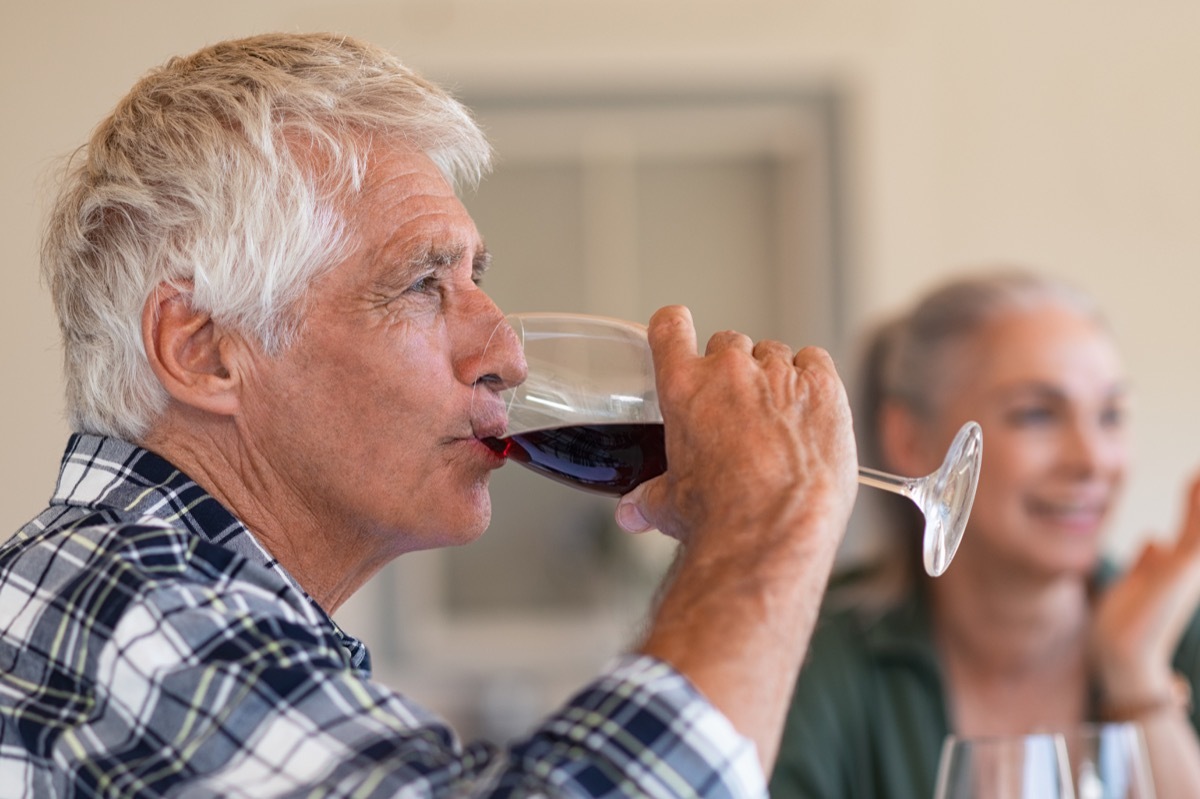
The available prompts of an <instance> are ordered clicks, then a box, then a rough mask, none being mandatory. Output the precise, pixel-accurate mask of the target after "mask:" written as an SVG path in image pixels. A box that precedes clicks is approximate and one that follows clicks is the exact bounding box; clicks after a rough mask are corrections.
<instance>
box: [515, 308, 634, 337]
mask: <svg viewBox="0 0 1200 799" xmlns="http://www.w3.org/2000/svg"><path fill="white" fill-rule="evenodd" d="M504 319H505V321H507V322H509V324H512V322H513V321H525V320H535V321H536V320H544V319H568V320H578V321H580V322H591V323H598V324H605V325H612V326H614V327H627V328H631V329H634V330H640V331H643V332H644V331H645V330H646V325H644V324H642V323H641V322H634V321H632V320H630V319H622V318H620V317H617V316H606V315H604V314H591V313H578V312H575V311H513V312H512V313H507V314H505V315H504Z"/></svg>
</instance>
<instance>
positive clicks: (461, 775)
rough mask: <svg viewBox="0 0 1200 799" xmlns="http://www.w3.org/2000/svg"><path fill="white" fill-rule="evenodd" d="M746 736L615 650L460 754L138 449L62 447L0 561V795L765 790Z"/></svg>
mask: <svg viewBox="0 0 1200 799" xmlns="http://www.w3.org/2000/svg"><path fill="white" fill-rule="evenodd" d="M765 792H766V791H765V782H764V778H763V775H762V772H761V769H760V768H759V765H758V761H757V757H756V754H755V751H754V747H753V744H751V743H750V742H749V741H748V740H746V739H745V738H743V737H741V736H739V735H738V734H737V733H736V732H735V731H734V730H733V728H732V726H731V725H730V724H729V722H728V721H727V720H726V719H725V717H724V716H722V715H721V714H719V713H718V712H717V711H716V710H715V709H714V708H713V707H712V706H711V705H710V704H708V703H707V702H706V701H705V700H704V699H703V698H701V697H700V696H699V695H698V693H697V692H696V691H695V689H694V688H692V687H691V685H690V684H689V683H688V682H687V681H686V680H685V679H684V678H683V677H682V676H681V675H680V674H679V673H677V672H675V671H674V670H672V669H671V668H670V667H669V666H667V665H665V664H664V663H662V662H660V661H656V660H654V659H651V658H647V657H635V656H628V657H623V658H621V659H619V660H617V661H616V662H615V664H614V665H613V667H612V668H610V669H609V670H608V671H606V672H605V673H604V674H603V675H601V676H600V677H599V678H598V679H597V680H596V681H594V682H593V683H591V684H590V685H589V686H587V687H586V688H585V689H584V690H583V691H581V692H580V693H579V694H578V695H576V696H575V697H574V698H573V699H572V700H570V701H569V702H568V703H567V704H566V705H565V706H563V707H562V708H561V709H560V710H559V711H558V712H557V713H555V714H554V715H553V716H551V717H550V718H549V719H547V720H546V721H545V722H544V723H543V724H542V725H541V726H540V727H538V728H537V729H536V730H534V731H533V732H532V733H531V734H530V735H529V737H528V738H526V739H524V740H523V741H520V742H518V743H516V744H514V745H512V746H511V747H510V748H509V749H508V750H506V751H499V750H496V749H493V748H492V747H490V746H488V745H486V744H482V743H476V744H470V745H463V744H462V743H460V742H459V741H458V740H457V739H456V738H455V736H454V734H453V733H452V732H451V731H450V730H449V729H448V728H447V727H446V726H445V724H444V723H443V722H441V721H440V720H439V719H438V718H437V717H435V716H434V715H433V714H431V713H428V712H427V711H425V710H423V709H421V708H420V707H419V706H418V705H416V704H414V703H413V702H412V701H410V700H409V699H407V698H406V697H403V696H401V695H399V694H397V693H396V692H394V691H392V690H390V689H388V688H386V687H384V686H382V685H379V684H378V683H375V682H372V681H371V679H370V661H369V657H368V655H367V650H366V648H365V647H364V646H363V645H362V644H361V643H360V642H358V641H356V640H355V639H353V638H351V637H350V636H348V635H346V634H344V633H343V632H342V631H341V630H339V629H338V627H337V626H336V625H335V624H334V623H333V621H332V620H331V619H330V618H329V617H328V616H327V615H326V614H325V613H324V612H323V611H322V610H321V608H320V607H319V606H317V604H316V603H315V602H313V601H312V600H311V599H310V598H309V597H308V596H307V595H306V594H305V593H304V591H303V590H302V589H301V588H300V586H299V585H298V584H297V583H296V581H295V580H294V579H293V578H292V577H291V576H290V575H289V574H288V573H287V572H286V571H285V570H284V569H283V567H282V566H280V565H279V563H278V562H276V561H275V560H274V559H273V558H272V557H271V556H270V555H269V554H268V553H267V552H266V551H265V550H264V549H263V548H262V547H261V546H260V545H259V543H258V542H257V541H256V540H255V538H254V536H253V535H252V534H251V533H250V531H249V530H247V529H246V527H245V526H243V525H242V524H241V523H240V522H239V521H238V520H237V519H236V518H234V517H233V516H232V515H231V514H230V513H229V511H228V510H226V509H225V508H224V507H223V506H221V505H220V504H219V503H218V502H217V501H216V500H215V499H214V498H213V497H212V496H210V495H209V494H207V493H206V492H205V491H204V489H202V488H201V487H200V486H198V485H197V484H196V483H194V482H192V481H191V480H190V479H188V478H187V477H186V476H185V475H183V474H181V473H180V472H179V471H178V470H177V469H175V468H174V467H173V466H171V464H169V463H167V462H166V461H165V460H163V459H162V458H160V457H158V456H157V455H155V454H153V453H151V452H148V451H146V450H143V449H140V448H138V447H135V446H133V445H131V444H128V443H126V442H122V441H117V440H113V439H108V438H100V437H96V436H86V435H76V436H73V437H72V438H71V441H70V443H69V445H68V447H67V450H66V453H65V454H64V456H63V461H62V469H61V472H60V475H59V481H58V487H57V490H56V492H55V494H54V497H53V499H52V501H51V505H50V507H49V508H48V509H46V510H45V511H44V512H43V513H42V514H41V515H40V516H38V517H37V518H36V519H35V520H34V521H32V522H30V523H29V524H28V525H26V526H25V527H24V528H23V529H22V530H21V531H20V532H18V533H17V534H16V536H14V537H13V538H12V539H11V540H10V541H9V542H7V544H5V545H4V547H3V548H2V549H0V795H2V796H11V795H26V796H38V797H41V796H92V795H104V796H123V797H124V796H159V795H163V794H167V793H171V794H180V795H187V796H222V797H225V796H246V797H253V798H254V799H265V798H266V797H269V796H292V795H303V796H347V797H348V796H356V797H357V796H363V797H366V796H385V795H386V796H393V795H401V796H414V797H416V796H431V795H445V796H528V795H549V796H562V795H567V796H614V797H615V796H635V795H636V796H689V795H704V796H747V795H752V796H764V795H765Z"/></svg>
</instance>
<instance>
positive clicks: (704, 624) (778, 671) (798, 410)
mask: <svg viewBox="0 0 1200 799" xmlns="http://www.w3.org/2000/svg"><path fill="white" fill-rule="evenodd" d="M650 345H651V348H652V349H653V352H654V361H655V369H656V376H657V384H658V394H659V404H660V406H661V407H662V413H663V421H664V427H665V433H666V445H667V471H666V473H664V474H663V475H662V476H660V477H658V478H656V479H654V480H651V481H648V482H646V483H644V484H643V485H642V486H640V487H639V488H638V489H635V490H634V491H633V492H631V493H630V494H629V495H627V496H625V497H623V498H622V500H621V502H620V503H619V505H618V510H617V518H618V520H619V522H620V523H621V524H622V526H624V527H625V528H626V529H628V530H632V531H635V532H636V531H641V530H645V529H649V528H651V527H656V528H659V529H661V530H663V531H664V532H666V533H667V534H668V535H671V536H673V537H675V538H677V539H679V540H680V542H681V546H680V553H679V556H678V559H677V561H676V563H675V567H674V569H673V570H672V573H671V575H670V576H669V578H668V582H667V583H666V584H665V586H664V590H663V591H662V593H661V600H660V603H659V607H658V609H657V612H656V613H655V615H654V618H653V620H652V623H651V626H650V629H649V632H648V635H647V637H646V641H645V644H644V645H643V647H642V649H643V651H644V652H646V653H647V654H651V655H654V656H656V657H659V658H661V659H663V660H665V661H667V662H669V663H671V664H672V665H674V666H675V667H676V668H677V669H678V670H679V671H680V672H682V673H683V674H684V675H686V676H687V677H688V678H689V679H691V680H692V682H693V683H694V684H695V685H696V686H697V687H698V688H699V689H700V691H701V692H703V693H704V694H705V695H707V696H708V698H709V699H710V700H711V701H712V702H713V704H714V705H716V706H717V707H718V708H720V709H721V710H722V711H723V712H724V713H725V714H726V715H727V716H728V717H729V719H730V720H731V721H732V722H733V724H734V726H735V727H737V728H738V729H739V730H741V731H742V733H743V734H744V735H746V736H748V737H749V738H751V739H753V740H754V741H755V743H756V744H757V746H758V751H759V757H760V760H761V761H762V763H763V766H764V770H766V771H767V772H768V773H769V770H770V767H771V765H772V764H773V763H774V760H775V755H776V752H777V751H778V745H779V735H780V732H781V730H782V727H783V718H784V714H785V712H786V709H787V705H788V700H789V697H790V696H791V692H792V688H793V686H794V684H795V680H796V677H797V674H798V672H799V668H800V663H801V661H802V659H803V657H804V653H805V651H806V650H807V647H808V641H809V638H810V636H811V634H812V630H813V626H814V625H815V623H816V618H817V612H818V610H819V608H820V604H821V599H822V596H823V594H824V591H825V585H826V583H827V581H828V578H829V572H830V570H831V569H832V567H833V561H834V556H835V555H836V552H837V548H838V545H839V543H840V542H841V539H842V535H843V533H844V532H845V527H846V522H847V520H848V519H849V516H850V511H851V509H852V507H853V504H854V497H855V494H856V491H857V487H858V483H857V465H858V462H857V457H856V455H855V445H854V436H853V432H852V429H851V421H850V410H849V405H848V403H847V400H846V393H845V389H844V387H843V386H842V382H841V380H840V379H839V378H838V376H837V372H836V370H835V369H834V367H833V362H832V360H831V359H830V357H829V355H828V354H826V353H825V352H824V351H822V350H819V349H816V348H808V349H804V350H801V351H800V352H799V353H798V354H796V355H794V356H793V354H792V351H791V350H790V349H789V348H788V347H787V346H785V345H783V344H780V343H778V342H773V341H763V342H759V343H758V344H753V343H752V342H751V341H750V339H748V338H746V337H745V336H743V335H741V334H738V333H729V332H726V333H718V334H716V335H715V336H713V337H712V339H711V340H710V341H709V343H708V349H707V350H706V352H705V354H704V355H703V356H701V355H699V353H698V352H697V350H696V338H695V330H694V328H693V326H692V319H691V315H690V314H689V313H688V311H687V309H686V308H681V307H668V308H663V309H662V310H660V311H658V312H657V313H656V314H655V315H654V317H653V318H652V319H651V320H650Z"/></svg>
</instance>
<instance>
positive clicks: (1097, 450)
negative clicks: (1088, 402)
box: [1066, 421, 1124, 475]
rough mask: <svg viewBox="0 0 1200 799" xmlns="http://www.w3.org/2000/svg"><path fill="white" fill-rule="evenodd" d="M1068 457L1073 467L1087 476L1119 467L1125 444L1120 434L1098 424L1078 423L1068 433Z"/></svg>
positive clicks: (1070, 427) (1071, 426)
mask: <svg viewBox="0 0 1200 799" xmlns="http://www.w3.org/2000/svg"><path fill="white" fill-rule="evenodd" d="M1067 437H1068V441H1067V447H1066V449H1067V457H1068V460H1069V463H1070V464H1071V466H1072V467H1073V468H1074V469H1076V470H1077V471H1079V472H1081V473H1085V474H1089V475H1090V474H1094V473H1096V472H1098V471H1102V470H1105V469H1111V468H1114V467H1119V466H1120V465H1121V463H1122V462H1123V456H1124V444H1123V441H1122V439H1121V436H1120V434H1119V433H1117V432H1115V431H1112V430H1107V429H1104V428H1103V427H1102V426H1100V425H1097V424H1091V423H1088V422H1085V421H1078V422H1076V423H1074V424H1072V425H1070V426H1069V428H1068V432H1067Z"/></svg>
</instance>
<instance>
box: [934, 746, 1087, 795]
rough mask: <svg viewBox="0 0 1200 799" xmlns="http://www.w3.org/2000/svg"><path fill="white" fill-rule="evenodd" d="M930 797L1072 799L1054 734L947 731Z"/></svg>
mask: <svg viewBox="0 0 1200 799" xmlns="http://www.w3.org/2000/svg"><path fill="white" fill-rule="evenodd" d="M933 795H934V799H1075V796H1074V789H1073V787H1072V785H1071V771H1070V764H1069V762H1068V758H1067V746H1066V741H1065V739H1064V738H1063V736H1062V735H1058V734H1049V733H1047V734H1037V735H1016V736H996V737H985V738H963V737H959V736H957V735H950V736H947V738H946V741H945V743H944V744H943V745H942V754H941V759H940V760H939V762H938V776H937V786H936V788H935V790H934V794H933Z"/></svg>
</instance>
